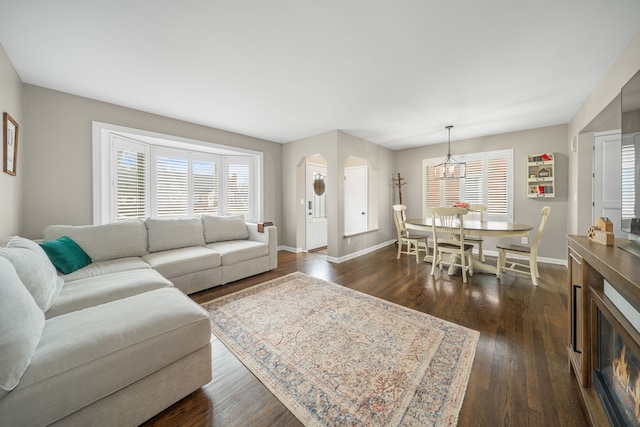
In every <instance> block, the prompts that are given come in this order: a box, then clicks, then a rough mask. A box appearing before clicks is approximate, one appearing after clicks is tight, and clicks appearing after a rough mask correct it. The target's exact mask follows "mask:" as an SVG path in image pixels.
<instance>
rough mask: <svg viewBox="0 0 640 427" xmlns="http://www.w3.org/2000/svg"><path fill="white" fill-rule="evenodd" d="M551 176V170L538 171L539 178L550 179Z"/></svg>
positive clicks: (541, 169)
mask: <svg viewBox="0 0 640 427" xmlns="http://www.w3.org/2000/svg"><path fill="white" fill-rule="evenodd" d="M550 176H551V170H550V169H549V168H540V169H538V178H548V177H550Z"/></svg>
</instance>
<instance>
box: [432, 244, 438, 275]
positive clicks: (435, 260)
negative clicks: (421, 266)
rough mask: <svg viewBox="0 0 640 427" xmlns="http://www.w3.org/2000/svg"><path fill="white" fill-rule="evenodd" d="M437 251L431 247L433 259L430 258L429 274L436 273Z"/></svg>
mask: <svg viewBox="0 0 640 427" xmlns="http://www.w3.org/2000/svg"><path fill="white" fill-rule="evenodd" d="M437 253H438V251H437V250H436V248H433V259H432V260H431V275H432V276H435V273H436V262H438V260H437V259H436V256H437Z"/></svg>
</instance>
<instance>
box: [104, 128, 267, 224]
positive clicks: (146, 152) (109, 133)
mask: <svg viewBox="0 0 640 427" xmlns="http://www.w3.org/2000/svg"><path fill="white" fill-rule="evenodd" d="M93 131H94V132H93V154H94V156H93V179H94V182H93V184H94V185H93V188H94V201H93V202H94V203H93V207H94V224H106V223H110V222H115V221H123V220H129V219H142V218H146V217H155V218H157V217H180V216H193V215H200V214H204V213H211V214H217V215H228V214H242V215H243V216H244V218H245V219H246V220H249V221H255V220H258V219H260V216H261V212H260V207H261V197H262V188H261V187H262V172H261V170H262V155H261V153H259V152H252V151H249V150H244V149H238V148H236V147H230V146H224V145H218V144H213V143H209V142H204V141H195V140H187V139H184V138H178V137H173V136H170V135H162V134H154V133H150V132H146V131H141V130H137V129H131V128H124V127H120V126H115V125H109V124H106V123H98V122H94V123H93ZM234 153H237V154H234Z"/></svg>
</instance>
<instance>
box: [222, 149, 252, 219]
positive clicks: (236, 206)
mask: <svg viewBox="0 0 640 427" xmlns="http://www.w3.org/2000/svg"><path fill="white" fill-rule="evenodd" d="M252 170H253V168H252V165H251V159H250V158H247V157H238V156H225V158H224V179H225V188H226V190H227V191H226V197H225V208H226V209H225V211H226V212H227V213H229V214H239V215H244V216H245V218H246V217H247V216H250V214H251V212H252V211H253V191H252V188H253V186H252V185H251V183H252V182H253V174H252Z"/></svg>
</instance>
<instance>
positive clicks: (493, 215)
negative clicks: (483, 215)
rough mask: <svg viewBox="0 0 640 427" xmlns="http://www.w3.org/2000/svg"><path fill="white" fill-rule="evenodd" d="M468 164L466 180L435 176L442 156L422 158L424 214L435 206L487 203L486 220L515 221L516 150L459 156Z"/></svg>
mask: <svg viewBox="0 0 640 427" xmlns="http://www.w3.org/2000/svg"><path fill="white" fill-rule="evenodd" d="M457 158H458V159H459V160H460V161H463V162H465V163H466V167H467V169H466V177H465V178H463V179H436V178H435V177H434V169H435V165H437V164H438V163H440V161H441V160H442V158H437V159H424V160H423V161H422V173H423V191H422V193H423V194H422V208H423V216H425V215H426V209H427V208H429V207H433V206H453V204H454V203H455V202H457V201H465V202H467V203H476V204H482V205H485V206H487V219H494V220H504V221H513V198H512V196H511V195H512V194H513V150H500V151H490V152H485V153H472V154H465V155H464V156H457Z"/></svg>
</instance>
